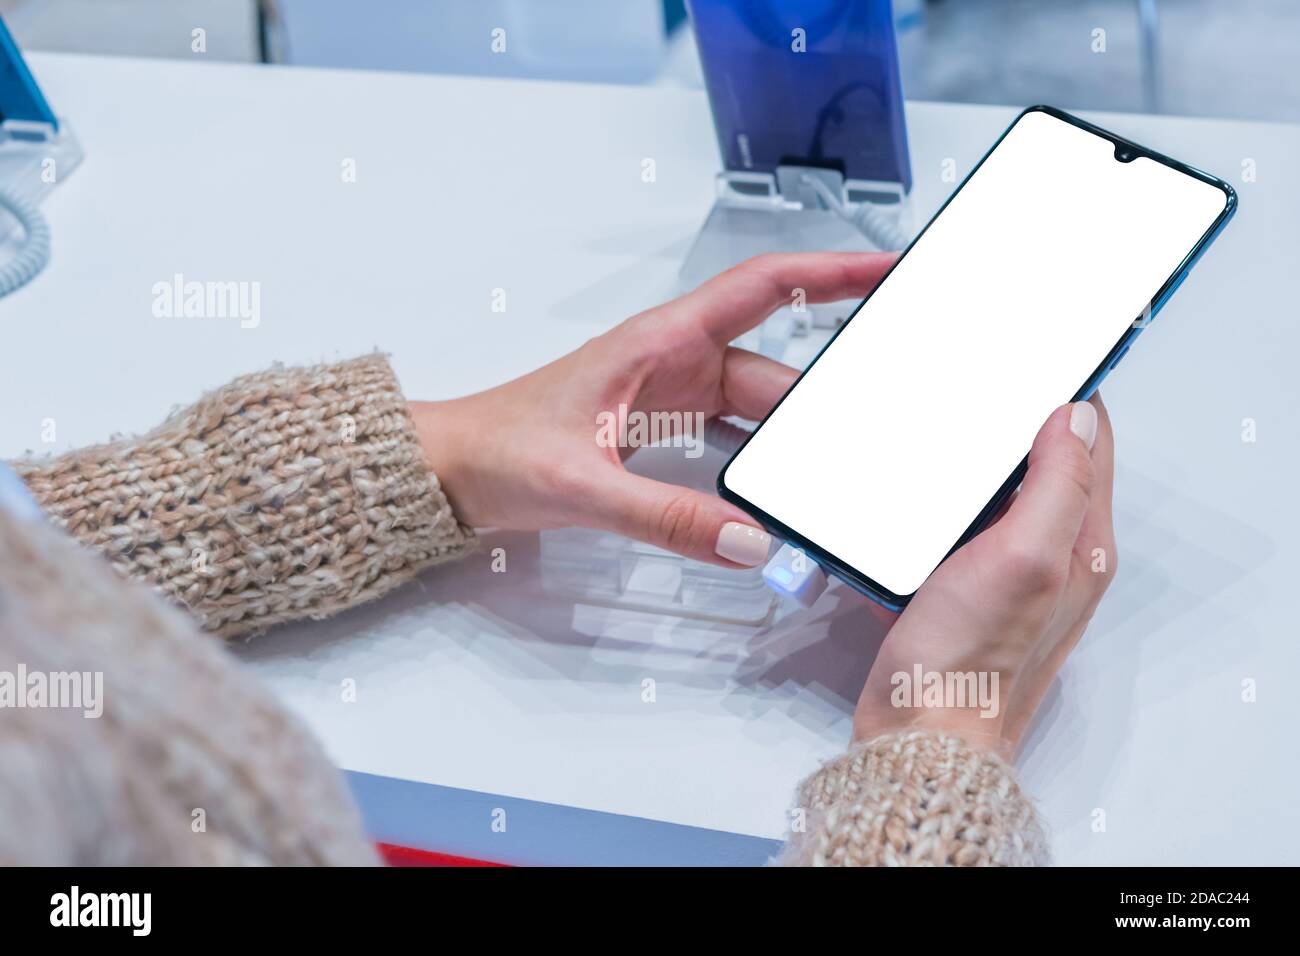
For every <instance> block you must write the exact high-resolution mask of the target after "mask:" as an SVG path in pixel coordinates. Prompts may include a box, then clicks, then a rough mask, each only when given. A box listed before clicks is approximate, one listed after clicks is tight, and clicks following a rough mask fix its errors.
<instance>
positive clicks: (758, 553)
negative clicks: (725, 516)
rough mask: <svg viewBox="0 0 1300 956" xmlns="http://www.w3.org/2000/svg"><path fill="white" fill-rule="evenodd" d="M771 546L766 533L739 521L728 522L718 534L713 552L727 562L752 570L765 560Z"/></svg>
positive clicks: (769, 538) (770, 540)
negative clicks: (733, 562)
mask: <svg viewBox="0 0 1300 956" xmlns="http://www.w3.org/2000/svg"><path fill="white" fill-rule="evenodd" d="M771 545H772V536H771V535H770V534H768V533H767V532H766V531H763V530H761V529H759V528H754V527H751V526H750V525H747V524H741V523H740V522H739V521H728V522H727V523H726V524H724V525H723V526H722V530H721V531H719V532H718V543H717V545H715V546H714V548H713V550H714V551H716V552H718V555H719V556H720V557H724V558H726V559H727V560H728V561H735V562H736V563H737V564H743V565H745V567H748V568H752V567H753V566H754V565H756V564H762V563H763V562H764V561H766V560H767V551H768V548H769V547H771Z"/></svg>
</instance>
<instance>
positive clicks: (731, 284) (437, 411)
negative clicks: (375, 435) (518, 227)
mask: <svg viewBox="0 0 1300 956" xmlns="http://www.w3.org/2000/svg"><path fill="white" fill-rule="evenodd" d="M894 258H895V257H894V255H893V254H892V253H809V254H790V255H764V256H759V257H757V258H755V259H750V260H748V261H747V262H744V263H742V264H740V265H739V266H737V267H735V268H734V269H731V270H729V271H727V272H724V273H723V274H722V275H720V276H718V277H717V278H714V279H712V280H710V281H709V282H706V283H704V284H703V285H701V286H700V287H699V288H698V289H696V290H695V291H693V292H691V293H689V294H688V295H684V296H682V297H681V298H679V299H674V300H673V301H671V302H668V303H665V304H664V305H661V306H658V307H656V308H653V309H650V310H649V311H647V312H642V313H641V314H640V315H636V316H633V317H632V318H630V319H628V320H627V321H626V322H623V323H622V324H621V325H618V326H616V327H615V328H613V329H611V330H610V331H609V332H606V333H605V334H604V335H601V336H598V337H597V338H594V339H592V340H591V341H589V342H587V343H586V344H584V345H583V346H582V347H581V348H579V349H578V350H577V351H575V352H571V353H570V354H568V355H566V356H564V357H563V358H561V359H558V360H557V361H555V362H552V363H551V364H550V365H547V366H545V367H544V368H541V369H538V370H537V371H535V372H532V373H530V374H528V375H525V376H523V377H522V378H518V379H515V380H514V381H512V382H507V383H506V384H505V385H501V386H499V387H497V388H494V389H491V390H489V391H486V392H480V393H479V394H477V395H470V396H467V397H465V398H459V399H453V400H451V401H446V402H413V403H412V404H411V410H412V414H413V416H414V417H415V421H416V427H417V429H418V431H419V434H420V441H421V443H422V444H423V446H424V448H425V449H426V452H427V454H428V457H429V460H430V464H431V465H432V467H433V470H434V472H435V473H436V474H437V476H438V478H439V480H440V481H441V482H442V485H443V489H444V491H445V492H446V494H447V496H448V498H449V499H450V500H451V504H452V507H453V508H454V509H455V510H456V514H457V516H458V517H459V518H460V520H461V521H463V522H465V523H466V524H469V525H474V526H478V527H492V528H502V529H511V530H521V531H536V530H541V529H543V528H556V527H566V526H580V527H589V528H603V529H606V530H609V531H614V532H617V533H619V534H623V535H626V536H628V537H631V538H637V539H639V540H641V541H646V542H649V543H650V544H654V545H657V546H659V547H662V548H667V549H668V550H670V551H675V552H677V553H679V554H683V555H686V556H687V557H691V558H695V559H697V560H700V561H709V562H712V563H715V564H721V565H725V566H730V567H734V566H736V565H755V564H759V563H760V562H762V561H763V560H765V558H766V556H767V551H768V545H769V538H768V535H767V534H766V533H765V532H763V531H762V530H761V529H759V528H758V527H757V526H756V525H755V524H754V522H753V520H752V519H751V518H750V517H749V516H748V515H746V514H745V513H744V512H742V511H740V510H739V509H737V508H735V507H733V506H732V505H730V504H727V503H726V502H724V501H722V500H721V499H720V498H717V497H716V496H714V495H711V494H704V493H702V492H699V491H695V490H692V489H689V488H684V487H680V486H677V485H671V484H665V483H663V482H659V481H655V480H653V479H650V478H645V477H642V476H640V475H636V474H633V473H632V472H629V471H627V470H626V469H625V468H624V467H623V458H624V457H625V455H626V454H627V453H629V452H630V451H631V449H629V448H627V447H622V448H620V447H618V446H617V443H611V442H610V441H608V440H605V439H607V438H608V437H609V432H610V429H609V427H608V425H609V423H610V421H611V420H612V421H618V420H619V419H618V416H619V415H620V411H621V410H622V411H625V412H627V413H640V415H652V414H653V413H656V412H659V413H664V412H668V413H673V412H676V413H683V415H684V416H691V418H690V420H692V421H693V420H694V418H693V414H694V413H699V414H700V415H702V416H703V417H704V418H710V417H713V416H716V415H736V416H739V417H741V418H747V419H754V420H757V419H761V418H762V417H763V416H764V415H766V414H767V412H768V411H770V410H771V408H772V406H773V405H774V404H775V403H776V402H777V400H778V399H780V397H781V396H782V395H784V394H785V392H786V390H787V389H789V387H790V385H791V383H793V381H794V380H795V377H796V376H797V374H798V373H797V372H796V371H795V370H794V369H792V368H790V367H788V366H786V365H782V364H781V363H779V362H775V361H772V360H771V359H768V358H765V357H764V356H761V355H758V354H756V353H754V352H748V351H745V350H743V349H737V348H733V347H732V346H731V345H730V344H729V343H730V342H731V340H732V339H734V338H736V337H737V336H739V335H741V334H742V333H744V332H746V331H748V330H749V329H751V328H753V327H754V326H756V325H758V323H760V322H761V321H763V320H764V319H765V318H767V317H768V316H769V315H771V314H772V312H774V311H775V310H776V309H778V308H779V307H781V306H782V305H787V304H790V303H791V302H793V301H795V300H796V297H798V296H800V293H802V298H803V300H804V301H806V302H810V303H812V302H834V301H837V300H840V299H849V298H855V297H859V296H863V295H865V294H866V293H867V292H868V291H870V289H871V288H872V287H873V286H874V285H875V284H876V283H877V282H878V281H880V277H881V276H882V275H883V274H884V273H885V271H886V270H887V269H888V268H889V266H890V265H891V264H892V263H893V261H894ZM611 416H613V418H612V419H611ZM693 440H697V441H702V440H703V436H702V435H694V436H693Z"/></svg>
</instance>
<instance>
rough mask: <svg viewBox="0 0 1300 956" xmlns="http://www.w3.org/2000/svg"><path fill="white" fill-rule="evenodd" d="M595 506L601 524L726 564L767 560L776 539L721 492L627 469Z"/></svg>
mask: <svg viewBox="0 0 1300 956" xmlns="http://www.w3.org/2000/svg"><path fill="white" fill-rule="evenodd" d="M593 512H594V513H592V515H591V521H592V523H593V524H595V525H597V526H598V527H601V528H604V529H606V530H608V531H613V532H616V533H618V534H621V535H625V536H627V537H629V538H636V539H637V540H638V541H644V542H646V543H647V544H653V545H655V546H656V547H659V548H664V549H665V550H667V551H675V552H676V553H677V554H680V555H683V556H685V557H688V558H694V559H695V560H697V561H706V562H708V563H710V564H720V565H723V566H724V567H736V566H738V565H739V566H742V567H753V566H754V565H758V564H762V563H763V562H765V561H766V560H767V553H768V550H769V549H770V546H771V543H772V536H771V535H769V534H768V533H767V532H766V531H763V530H762V529H761V528H759V527H758V526H757V525H755V524H754V522H753V519H752V518H750V517H749V516H748V515H746V514H745V513H744V512H743V511H741V510H740V509H739V508H736V507H735V506H734V505H730V504H728V503H727V502H725V501H723V500H722V499H721V498H718V497H715V496H714V495H710V494H705V493H704V492H700V491H693V490H692V489H690V488H683V487H681V486H679V485H670V484H667V483H665V482H662V481H655V480H653V479H651V478H644V477H642V476H641V475H634V474H632V473H631V472H627V471H624V472H620V473H619V474H618V476H617V477H616V478H614V479H612V480H611V481H609V482H608V483H607V484H606V485H604V486H603V487H602V489H601V492H600V500H599V501H598V502H596V503H595V507H594V509H593Z"/></svg>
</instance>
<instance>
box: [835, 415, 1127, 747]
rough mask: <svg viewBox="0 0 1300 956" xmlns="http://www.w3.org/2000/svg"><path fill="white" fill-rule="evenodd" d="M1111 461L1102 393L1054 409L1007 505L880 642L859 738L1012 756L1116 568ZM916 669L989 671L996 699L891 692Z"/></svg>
mask: <svg viewBox="0 0 1300 956" xmlns="http://www.w3.org/2000/svg"><path fill="white" fill-rule="evenodd" d="M1113 468H1114V439H1113V435H1112V432H1111V426H1110V417H1109V416H1108V415H1107V414H1106V408H1105V406H1104V405H1103V404H1102V402H1101V397H1100V396H1099V395H1098V396H1095V397H1094V398H1093V399H1092V400H1091V401H1090V402H1078V403H1074V404H1071V405H1065V406H1062V407H1061V408H1058V409H1057V410H1056V411H1055V412H1054V413H1053V414H1052V416H1051V417H1050V418H1049V419H1048V420H1047V423H1046V424H1045V425H1043V427H1042V429H1041V430H1040V431H1039V433H1038V437H1037V438H1036V439H1035V441H1034V446H1033V449H1032V450H1031V451H1030V453H1029V471H1028V474H1026V476H1025V479H1024V482H1023V483H1022V484H1021V487H1020V491H1019V493H1018V494H1017V495H1016V497H1015V499H1014V500H1013V502H1012V503H1011V506H1010V508H1009V509H1008V510H1007V511H1006V513H1005V514H1003V516H1002V517H1001V518H1000V519H999V520H998V521H997V522H996V523H995V524H993V525H992V526H991V527H989V528H988V529H986V530H985V531H983V532H982V533H981V534H979V535H978V536H977V537H975V538H974V539H973V540H971V541H970V542H969V543H968V544H966V545H965V546H964V547H963V548H961V550H959V551H958V552H957V553H956V554H954V555H952V557H950V558H949V559H948V560H947V561H945V562H944V563H943V564H941V565H940V566H939V567H938V568H937V569H936V570H935V572H934V573H933V574H932V575H930V578H929V579H928V580H927V581H926V582H925V584H924V585H923V586H922V587H921V589H920V590H919V591H918V592H917V594H916V596H915V597H914V598H913V599H912V601H911V603H910V604H909V605H908V606H907V609H906V610H905V611H904V612H903V614H902V615H901V616H900V617H899V619H898V621H897V623H895V624H894V626H893V628H892V629H891V630H890V632H889V634H888V636H887V637H886V638H885V641H884V643H883V645H882V646H881V649H880V653H879V655H878V656H877V658H876V662H875V664H874V665H873V666H872V669H871V673H870V675H869V676H868V678H867V683H866V687H865V688H864V689H863V692H862V696H861V698H860V699H859V701H858V707H857V711H856V713H855V714H854V722H853V736H854V739H855V740H867V739H869V738H872V737H876V736H880V735H882V734H886V733H893V732H898V731H905V730H933V731H940V732H945V733H950V734H953V735H955V736H958V737H961V738H962V739H964V740H965V741H966V742H967V743H968V744H970V745H972V746H976V747H980V748H983V749H987V750H991V751H994V752H996V753H999V754H1001V755H1002V756H1004V757H1007V758H1009V757H1011V756H1012V755H1013V754H1014V752H1015V750H1016V747H1017V746H1018V745H1019V742H1020V738H1021V735H1022V734H1023V733H1024V730H1025V727H1026V725H1027V724H1028V723H1029V720H1030V718H1031V717H1032V716H1033V714H1034V712H1035V711H1036V710H1037V709H1038V705H1039V703H1040V702H1041V701H1042V699H1043V696H1044V695H1045V694H1046V692H1047V688H1048V687H1049V686H1050V685H1051V681H1052V678H1053V677H1054V676H1055V675H1056V672H1057V671H1058V670H1059V669H1060V667H1061V664H1062V663H1064V661H1065V658H1066V656H1067V655H1068V654H1069V653H1070V651H1071V650H1072V649H1073V648H1074V646H1075V644H1077V643H1078V641H1079V638H1080V637H1081V636H1082V634H1083V631H1084V628H1085V627H1087V625H1088V621H1089V620H1090V619H1091V617H1092V613H1093V611H1094V610H1095V609H1096V607H1097V603H1098V602H1099V601H1100V600H1101V596H1102V594H1103V593H1104V592H1105V590H1106V588H1107V586H1108V585H1109V584H1110V581H1111V579H1112V578H1113V577H1114V575H1115V562H1116V555H1115V533H1114V529H1113V527H1112V523H1111V487H1112V477H1113ZM918 666H919V667H920V670H921V672H922V673H923V674H928V673H935V672H937V673H938V674H941V675H951V674H956V673H962V674H969V673H972V672H974V673H975V674H976V675H981V674H982V675H984V679H985V680H986V681H987V684H986V686H987V687H992V686H993V684H992V675H993V674H996V675H997V685H996V689H997V694H996V697H995V700H994V701H993V706H989V707H981V706H979V705H978V704H974V703H972V705H971V706H967V707H955V706H952V702H951V701H945V703H946V704H948V706H941V707H933V706H921V707H916V706H909V705H912V704H914V703H915V698H913V697H912V696H911V695H910V694H907V695H904V694H901V693H896V690H897V689H899V688H903V687H905V686H906V682H907V681H911V682H913V683H914V682H915V681H914V678H915V675H916V669H917V667H918ZM900 674H906V675H907V676H906V678H900V677H897V676H896V675H900ZM904 698H905V699H904Z"/></svg>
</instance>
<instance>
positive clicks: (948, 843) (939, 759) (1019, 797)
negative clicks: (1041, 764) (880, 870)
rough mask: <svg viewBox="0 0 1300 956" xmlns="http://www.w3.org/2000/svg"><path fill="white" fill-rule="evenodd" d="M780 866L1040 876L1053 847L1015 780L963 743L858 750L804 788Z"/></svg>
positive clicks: (886, 742)
mask: <svg viewBox="0 0 1300 956" xmlns="http://www.w3.org/2000/svg"><path fill="white" fill-rule="evenodd" d="M796 810H802V811H803V813H802V814H799V813H796V814H795V819H796V820H799V821H801V822H802V826H795V827H793V828H792V829H793V830H794V831H795V832H793V833H792V834H791V838H790V840H789V842H788V843H787V844H786V847H785V849H784V851H783V852H782V854H781V857H780V858H779V860H778V862H780V863H782V864H785V865H792V866H1033V865H1040V864H1045V863H1047V862H1048V859H1047V858H1048V852H1047V839H1046V836H1045V834H1044V832H1043V828H1042V825H1041V824H1040V823H1039V820H1038V816H1037V814H1036V813H1035V811H1034V807H1033V805H1032V804H1031V803H1030V801H1029V799H1028V798H1027V797H1026V796H1025V795H1024V794H1023V793H1022V792H1021V790H1020V787H1019V785H1018V784H1017V783H1016V778H1015V773H1014V772H1013V771H1012V769H1011V767H1010V766H1008V765H1007V763H1006V762H1005V761H1003V760H1002V759H1001V758H999V757H997V756H995V755H994V754H991V753H988V752H986V751H982V750H977V749H975V748H973V747H970V746H968V745H967V744H965V743H964V742H963V741H961V740H959V739H958V738H956V737H952V736H947V735H943V734H932V733H922V732H909V733H900V734H889V735H886V736H883V737H877V738H875V739H873V740H868V741H865V742H863V743H859V744H856V745H855V746H853V747H852V748H850V750H849V751H848V753H846V754H844V755H843V756H841V757H839V758H837V759H835V760H833V761H831V762H830V763H828V764H826V765H825V766H824V767H822V768H821V769H820V770H819V771H817V772H816V773H814V774H813V775H812V776H811V777H809V778H808V779H807V780H805V781H804V782H803V784H802V785H801V786H800V788H799V795H798V806H797V808H796Z"/></svg>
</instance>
